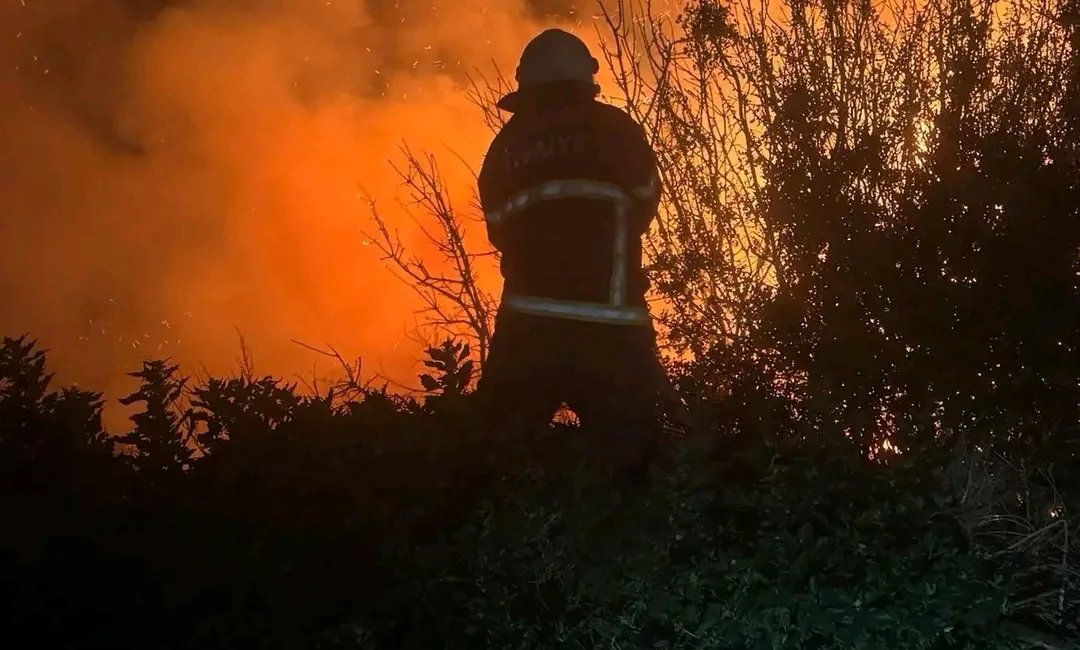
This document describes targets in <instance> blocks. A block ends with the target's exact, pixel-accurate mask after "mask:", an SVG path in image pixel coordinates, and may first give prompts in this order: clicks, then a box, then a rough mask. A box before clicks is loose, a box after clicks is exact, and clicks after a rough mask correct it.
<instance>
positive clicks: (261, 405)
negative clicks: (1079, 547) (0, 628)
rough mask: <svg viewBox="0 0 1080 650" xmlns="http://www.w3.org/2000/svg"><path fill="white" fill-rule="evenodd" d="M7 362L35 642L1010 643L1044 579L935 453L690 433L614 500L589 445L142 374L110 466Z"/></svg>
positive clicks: (15, 342) (20, 565)
mask: <svg viewBox="0 0 1080 650" xmlns="http://www.w3.org/2000/svg"><path fill="white" fill-rule="evenodd" d="M449 346H452V344H448V347H447V349H448V350H452V347H449ZM439 350H440V349H439V348H435V349H434V350H433V352H434V353H436V354H439ZM444 352H445V350H444ZM458 353H460V349H459V350H458ZM455 358H456V357H455ZM0 360H2V361H3V364H2V365H0V369H2V371H3V375H2V376H0V413H2V415H3V420H2V421H0V432H2V435H0V442H2V444H3V448H2V452H3V453H2V460H3V463H4V469H5V472H4V474H3V476H4V477H5V485H4V488H5V492H4V497H5V498H4V499H3V501H2V503H3V508H4V512H3V513H2V516H3V517H4V521H5V522H6V524H7V525H6V526H5V533H4V545H3V547H4V549H5V554H4V556H3V557H4V560H3V561H4V563H5V566H4V568H3V571H4V575H6V576H10V577H11V579H10V580H9V581H8V583H7V584H8V591H7V596H8V602H9V605H8V606H7V607H5V610H4V612H5V613H4V616H5V624H6V625H5V629H6V630H7V631H8V633H9V634H12V635H15V636H16V638H34V639H36V642H39V643H52V644H56V645H58V646H61V647H109V648H127V647H131V648H135V647H138V648H147V647H153V648H191V647H198V648H215V647H221V648H225V647H228V648H237V647H259V648H276V647H281V648H293V647H300V648H315V647H351V648H395V649H401V648H470V649H472V648H511V647H513V648H549V647H595V646H597V645H600V644H603V645H606V646H610V647H622V648H657V647H662V648H714V647H715V648H728V647H730V648H736V647H738V648H793V647H798V648H837V649H840V648H845V649H846V648H885V647H889V648H968V647H970V648H999V647H1000V648H1006V647H1013V645H1015V644H1016V628H1013V627H1010V625H1013V624H1014V623H1013V622H1011V621H1010V620H1009V619H1010V618H1011V615H1010V616H1007V614H1009V612H1010V610H1009V603H1010V600H1009V599H1010V597H1012V596H1013V595H1014V593H1017V592H1015V591H1010V589H1012V587H1013V583H1014V582H1015V581H1014V580H1012V576H1015V575H1018V574H1019V570H1020V569H1027V570H1031V569H1034V567H1035V565H1036V562H1035V561H1033V560H1032V559H1031V558H1029V557H1026V556H1025V553H1024V552H1023V551H1022V550H1013V551H1009V550H1008V549H1005V552H1004V553H1002V549H1001V548H999V547H994V546H993V545H992V544H986V543H982V542H980V539H981V538H980V537H979V535H977V534H973V532H972V528H971V527H969V526H968V525H967V524H968V523H969V522H970V521H971V519H970V518H967V519H965V514H964V513H965V510H964V508H963V507H962V506H963V504H962V503H961V501H962V499H961V497H962V495H961V494H960V493H959V492H958V491H957V490H956V489H955V488H954V487H952V484H951V483H950V482H949V481H947V480H945V479H944V478H943V471H942V468H943V467H944V465H943V463H942V462H941V459H942V458H943V456H942V455H941V454H942V453H943V452H942V451H940V450H937V451H934V452H933V454H937V455H936V456H935V455H933V454H931V452H927V455H924V456H920V457H918V458H916V457H914V456H910V457H909V456H905V457H904V458H903V459H902V462H901V461H899V460H898V461H896V462H892V463H888V464H886V463H881V462H875V461H872V460H868V459H866V457H865V456H863V455H861V454H860V453H858V451H857V449H858V448H857V446H856V445H854V444H852V443H849V442H846V441H844V439H843V438H842V437H834V438H829V437H823V438H822V439H821V441H820V442H819V443H815V444H794V443H792V442H790V441H789V442H768V441H767V440H765V439H762V438H760V437H756V436H746V435H744V436H738V435H732V436H727V437H723V438H720V439H719V442H713V443H709V444H706V443H705V441H703V440H699V439H698V438H697V437H695V436H692V435H688V436H684V437H682V438H680V439H674V438H673V439H671V440H670V441H669V444H668V451H669V452H670V454H671V456H672V461H673V462H671V463H670V464H669V467H668V469H667V470H666V471H663V472H658V473H657V475H656V477H655V479H654V481H653V482H652V483H651V484H650V485H649V486H648V487H644V488H641V489H639V490H619V489H616V488H613V487H611V486H610V485H609V483H608V481H607V480H606V469H607V468H606V467H605V466H604V463H603V456H604V454H603V452H604V450H603V449H601V448H598V447H599V445H598V444H597V443H594V442H592V441H593V440H595V439H596V438H595V437H593V436H590V432H589V431H587V430H579V429H576V428H574V427H564V426H553V428H552V429H551V430H550V431H549V432H547V433H546V434H545V435H544V436H541V437H540V438H538V439H523V440H517V441H514V440H509V441H508V440H503V439H499V438H498V437H496V436H489V435H486V433H485V432H484V431H483V430H482V427H479V425H478V420H477V418H476V417H475V416H474V415H473V414H472V413H470V411H469V409H468V408H463V407H462V406H461V404H460V403H458V404H457V405H455V406H454V407H453V408H448V409H447V410H440V408H438V406H434V407H433V406H431V405H428V406H427V407H425V406H424V405H423V403H422V401H417V400H415V399H407V398H391V397H390V396H388V395H386V394H385V393H383V392H380V391H369V394H368V395H367V396H366V397H363V398H361V399H358V400H352V401H347V402H339V401H335V400H334V399H333V397H332V396H320V395H299V394H297V393H296V392H295V391H294V390H293V388H292V387H290V386H286V385H284V384H282V383H280V382H277V381H275V380H273V379H271V378H258V379H255V378H251V377H247V378H245V377H239V378H232V379H227V380H223V379H211V380H209V381H207V382H206V383H205V385H203V386H201V387H195V388H192V389H190V390H187V389H184V390H181V388H182V387H184V386H186V383H185V382H184V380H183V379H182V378H180V377H179V376H178V375H177V372H178V369H177V368H176V367H175V366H173V365H170V364H168V363H166V362H164V361H151V362H148V363H147V364H145V366H144V368H143V370H142V371H140V372H139V373H137V376H139V377H141V379H142V386H141V387H140V388H139V390H137V391H136V392H135V393H133V395H132V396H131V397H129V398H127V400H128V401H140V402H142V403H143V404H144V407H145V408H144V410H143V412H142V413H140V414H137V415H135V416H134V417H133V418H132V424H133V429H132V431H131V432H130V433H129V434H128V435H126V436H122V437H117V438H115V441H116V442H117V443H122V444H118V445H117V449H118V451H117V453H116V454H115V455H112V454H104V453H103V449H104V447H103V443H102V441H103V440H105V438H104V436H105V435H106V434H105V432H104V431H103V430H102V428H101V423H100V418H99V417H98V415H99V410H100V407H101V402H100V399H99V398H98V396H96V395H94V394H91V393H80V392H77V391H72V390H70V389H62V390H60V391H56V392H54V391H51V390H50V389H49V388H48V386H49V375H48V371H47V367H46V364H45V357H44V355H43V353H42V352H41V351H40V350H37V349H35V348H34V347H33V344H32V342H30V341H28V340H25V339H5V340H4V342H3V345H2V346H0ZM435 365H437V364H435ZM449 371H450V372H455V371H456V370H455V368H453V367H450V368H449ZM437 380H438V381H440V382H445V381H449V379H448V378H446V377H438V378H437ZM440 385H443V384H440ZM181 394H182V395H183V396H184V397H183V399H181V398H180V396H181ZM462 399H463V400H465V401H466V402H467V396H464V397H462ZM437 404H439V402H436V405H437ZM30 430H34V431H36V432H37V433H36V434H35V435H33V436H28V435H26V434H25V432H27V431H30ZM788 440H790V439H788ZM43 441H48V446H46V445H45V444H43ZM838 441H841V442H838ZM121 448H123V449H125V451H123V452H120V451H119V449H121ZM187 450H190V453H188V451H187ZM979 516H980V517H985V515H984V514H981V513H980V515H979ZM1073 554H1075V553H1074V552H1073ZM1029 627H1030V626H1029ZM1023 629H1025V630H1027V629H1028V628H1023ZM24 635H25V636H24Z"/></svg>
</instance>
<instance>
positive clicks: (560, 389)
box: [477, 29, 667, 479]
mask: <svg viewBox="0 0 1080 650" xmlns="http://www.w3.org/2000/svg"><path fill="white" fill-rule="evenodd" d="M598 70H599V64H598V62H597V60H596V59H595V58H593V56H592V54H591V53H590V52H589V49H588V46H586V45H585V43H584V42H582V41H581V40H580V39H578V38H577V37H576V36H574V35H572V34H570V33H569V32H565V31H562V30H559V29H549V30H546V31H544V32H542V33H541V34H539V35H538V36H536V37H535V38H534V39H533V40H532V41H531V42H529V43H528V45H526V47H525V49H524V51H523V52H522V55H521V59H520V63H519V65H518V68H517V75H516V76H517V82H518V87H517V90H515V91H514V92H511V93H510V94H508V95H506V96H505V97H503V98H502V99H501V100H499V102H498V104H497V106H498V108H500V109H501V110H503V111H506V112H509V113H511V114H512V115H511V116H510V117H509V119H508V120H507V121H506V123H505V125H504V126H503V127H502V129H501V130H500V131H499V132H498V133H497V134H496V136H495V138H494V140H493V141H492V143H491V146H490V148H489V150H488V153H487V155H486V157H485V158H484V161H483V166H482V168H481V170H480V174H479V179H478V180H479V195H480V203H481V206H482V208H483V211H484V215H485V219H486V223H487V233H488V238H489V239H490V241H491V244H492V245H493V246H494V248H495V249H496V250H498V251H499V253H500V265H501V273H502V276H503V294H502V301H501V304H500V307H499V311H498V314H497V316H496V320H495V329H494V333H493V336H492V340H491V348H490V351H489V354H488V358H487V361H486V364H485V366H484V368H483V373H482V376H481V378H480V381H479V384H478V386H477V396H478V397H479V398H480V399H481V401H482V404H483V406H484V408H485V410H486V412H487V414H488V415H489V416H490V417H493V418H494V420H495V421H494V422H491V423H490V424H491V425H492V426H495V427H501V428H502V429H507V428H514V426H515V425H523V426H525V427H529V428H533V427H543V426H546V425H548V424H550V423H551V420H552V417H553V416H554V414H555V412H556V411H557V410H558V408H559V407H560V406H561V405H562V404H564V403H565V404H566V405H567V406H569V408H570V409H571V410H572V411H573V412H574V413H575V414H576V415H577V416H578V418H579V420H580V422H581V425H582V426H583V427H588V428H589V429H590V430H591V431H590V435H596V434H607V435H614V436H618V437H617V439H615V440H613V441H612V445H611V446H610V447H609V448H608V449H607V450H606V451H607V453H609V454H610V456H609V458H610V460H611V461H613V463H614V465H615V466H616V469H619V468H621V469H624V470H630V472H629V473H623V472H620V474H621V475H623V476H627V475H630V476H633V477H636V478H638V479H643V478H645V477H646V476H647V472H648V463H649V461H650V457H651V454H652V452H653V450H654V449H655V444H656V442H657V437H658V433H659V432H658V428H657V426H656V424H657V408H656V407H657V404H658V399H659V397H660V394H661V390H662V386H663V385H664V383H663V382H666V381H667V380H666V377H665V376H664V373H663V369H662V367H661V365H660V360H659V356H658V354H657V348H656V332H655V330H654V328H653V324H652V320H651V318H650V315H649V311H648V309H647V307H646V302H645V294H646V291H647V289H648V280H647V278H646V276H645V272H644V269H643V268H642V249H641V237H642V235H643V234H644V233H645V232H646V230H647V229H648V228H649V225H650V224H651V223H652V221H653V219H654V218H655V216H656V211H657V206H658V204H659V198H660V182H659V176H658V173H657V167H656V158H655V155H654V153H653V151H652V148H651V147H650V145H649V143H648V140H647V138H646V135H645V132H644V130H643V129H642V128H641V126H640V125H638V124H637V123H636V122H635V121H634V120H633V119H632V118H631V117H630V115H628V114H627V113H626V112H625V111H623V110H621V109H619V108H617V107H614V106H611V105H609V104H605V103H602V102H600V101H598V100H597V96H598V95H599V92H600V88H599V86H598V85H597V83H596V78H595V75H596V73H597V71H598ZM519 430H520V429H519Z"/></svg>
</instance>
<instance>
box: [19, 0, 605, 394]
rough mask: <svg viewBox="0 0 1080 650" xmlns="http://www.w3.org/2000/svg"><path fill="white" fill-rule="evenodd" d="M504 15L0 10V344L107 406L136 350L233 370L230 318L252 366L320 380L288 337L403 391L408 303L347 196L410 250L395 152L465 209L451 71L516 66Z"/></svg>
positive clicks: (491, 10)
mask: <svg viewBox="0 0 1080 650" xmlns="http://www.w3.org/2000/svg"><path fill="white" fill-rule="evenodd" d="M504 4H505V6H490V5H489V6H486V7H483V6H477V5H470V4H469V3H450V4H447V5H446V6H445V7H444V8H443V9H442V10H441V11H440V10H439V9H438V8H433V7H432V6H431V3H430V2H420V1H419V0H417V1H416V2H413V3H402V2H398V3H395V2H391V1H387V2H382V3H375V2H371V1H369V2H367V3H364V2H363V1H362V0H352V1H350V2H336V1H335V2H318V3H315V2H309V1H308V0H228V1H224V0H214V1H211V0H205V1H197V2H182V1H177V0H67V1H64V0H22V2H21V3H20V2H16V3H5V4H4V6H3V7H2V8H0V61H2V62H3V63H4V65H3V66H2V67H0V68H2V69H0V135H2V142H3V147H2V148H0V171H2V174H0V197H3V201H2V202H0V233H2V237H0V333H3V334H8V335H10V334H18V333H21V332H24V331H29V332H31V333H32V335H34V336H35V337H37V338H38V339H39V340H40V341H41V343H42V345H43V346H45V347H47V348H49V349H50V350H51V354H50V357H51V359H52V362H53V366H54V368H55V369H56V370H58V372H59V374H60V378H61V380H64V381H75V382H78V383H80V384H82V385H86V386H88V387H91V388H93V389H97V390H104V391H106V393H107V394H108V395H110V396H115V395H116V394H117V393H118V392H120V391H122V390H126V389H127V388H129V387H130V381H129V380H128V379H127V378H125V377H124V375H123V373H124V372H128V371H130V370H133V369H135V368H137V364H138V361H139V360H140V359H143V358H146V357H149V356H169V357H171V358H172V359H173V360H174V361H176V362H179V363H181V364H182V365H183V366H184V367H185V368H187V369H188V370H189V371H194V370H198V369H200V368H205V370H206V371H208V372H210V373H213V374H219V373H225V372H229V371H230V370H232V369H234V368H235V365H236V358H237V357H238V354H239V345H238V339H237V336H236V331H237V330H239V331H240V332H241V333H242V334H243V336H244V337H245V339H246V342H247V344H248V345H249V347H250V348H251V349H252V352H253V355H254V360H255V363H256V369H257V370H259V371H261V372H266V373H273V374H276V375H283V376H286V377H290V378H292V377H295V376H297V375H310V374H311V373H312V371H313V367H316V366H315V365H314V364H318V367H317V368H316V372H317V371H318V368H321V369H322V370H323V371H325V372H327V373H328V372H330V371H331V370H332V368H331V365H332V364H330V363H329V362H328V361H327V360H326V359H324V358H321V357H319V355H316V354H314V353H312V352H311V351H309V350H305V349H303V348H302V347H300V346H297V345H296V344H294V343H292V340H294V339H295V340H300V341H304V342H308V343H311V344H313V345H320V346H321V345H323V344H326V343H331V344H333V345H335V346H336V347H338V348H339V349H341V350H342V351H343V352H345V353H348V354H352V355H354V356H355V355H360V356H362V357H363V358H364V361H365V369H366V370H367V371H368V373H371V372H376V371H378V372H381V373H383V374H385V375H387V376H389V377H392V378H395V379H397V380H401V381H407V382H409V383H412V381H411V379H412V378H413V374H414V366H415V364H416V361H417V358H418V356H419V353H420V349H419V345H418V344H417V343H415V342H414V341H413V340H411V338H410V337H409V336H408V333H409V331H410V328H411V327H412V326H413V324H414V316H413V314H414V312H415V310H416V309H417V307H418V304H417V302H416V301H415V299H414V298H413V296H412V294H411V292H410V291H409V289H408V288H407V287H404V286H403V285H401V284H399V283H398V282H397V281H396V280H394V279H393V277H392V275H391V274H390V273H389V271H388V270H387V269H385V268H384V265H383V263H382V262H381V261H380V260H379V254H378V252H377V251H375V250H374V247H365V246H364V245H363V236H362V235H361V233H360V230H366V229H368V228H369V226H370V222H369V221H368V212H367V206H366V203H365V202H364V201H362V200H360V197H359V194H360V191H359V188H361V187H362V188H363V189H365V190H367V191H369V192H371V193H372V194H373V195H374V196H375V197H376V198H377V199H379V206H380V210H381V211H382V212H383V213H384V216H385V217H386V218H387V220H388V221H389V222H390V223H391V225H392V226H394V227H398V228H400V229H401V233H402V237H403V239H404V240H405V242H406V243H407V244H412V245H415V246H418V247H421V249H422V247H423V242H422V238H420V237H419V233H418V231H417V230H416V228H415V226H414V225H413V224H412V221H411V220H410V219H408V218H407V217H406V216H405V214H404V211H403V210H402V209H401V208H400V207H398V206H397V204H396V203H395V199H396V198H398V197H401V196H402V192H401V190H400V187H399V186H400V181H399V178H398V177H397V175H396V173H395V172H394V171H393V169H392V168H391V167H390V164H389V163H388V159H391V158H396V157H397V156H398V150H399V147H400V145H401V144H402V143H403V142H407V143H408V144H409V145H410V146H411V147H413V148H415V149H418V150H424V151H430V152H432V153H434V154H436V155H437V156H438V158H439V160H440V161H441V163H442V164H441V167H442V171H443V172H444V174H445V176H446V178H445V180H446V181H447V184H448V187H449V192H450V195H451V198H452V199H453V201H454V202H455V205H456V206H457V207H458V208H459V209H463V210H464V209H469V204H470V201H471V198H472V193H473V190H474V188H473V178H472V176H471V173H470V172H469V170H468V169H465V168H464V166H463V165H461V164H460V163H459V162H458V160H457V158H456V157H455V155H452V154H451V152H453V154H456V155H460V156H461V157H463V158H464V159H465V160H466V161H469V163H470V164H471V165H473V166H474V168H475V167H477V166H478V165H479V162H480V160H481V156H482V154H483V152H484V150H485V148H486V146H487V143H488V141H489V139H490V133H489V132H488V131H487V129H486V127H485V126H484V125H483V123H482V120H481V116H480V114H479V112H478V110H477V109H475V108H474V107H473V106H472V105H471V104H470V103H469V101H468V99H467V96H466V91H467V87H466V83H465V80H464V76H463V74H462V73H463V72H467V71H469V70H471V69H473V68H474V67H477V66H480V67H483V66H486V65H488V64H489V63H490V62H492V61H495V62H497V63H498V64H499V65H500V66H501V67H502V68H503V69H510V70H512V69H513V63H514V58H515V57H516V56H517V54H518V53H519V51H520V48H521V46H522V45H523V43H524V42H525V41H526V40H527V39H528V38H529V37H530V36H531V35H533V34H534V33H535V32H536V30H537V29H539V28H540V27H542V25H541V24H540V23H538V22H537V21H536V20H535V19H534V18H533V17H530V16H529V15H526V14H525V13H524V10H522V9H520V8H519V7H520V3H516V2H509V1H507V2H505V3H504ZM394 7H396V9H395V8H394ZM395 12H396V13H395ZM585 31H589V30H585ZM474 230H475V229H474ZM481 234H482V233H480V232H476V233H475V236H480V235H481ZM418 252H421V253H422V252H423V250H419V251H418Z"/></svg>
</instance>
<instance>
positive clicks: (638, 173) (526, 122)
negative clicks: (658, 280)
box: [479, 98, 660, 325]
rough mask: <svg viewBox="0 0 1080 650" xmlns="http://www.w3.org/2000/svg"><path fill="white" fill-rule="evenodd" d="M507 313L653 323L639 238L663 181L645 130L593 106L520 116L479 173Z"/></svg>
mask: <svg viewBox="0 0 1080 650" xmlns="http://www.w3.org/2000/svg"><path fill="white" fill-rule="evenodd" d="M479 190H480V191H479V194H480V204H481V207H482V208H483V210H484V215H485V219H486V222H487V231H488V237H489V239H490V241H491V243H492V245H493V246H494V247H495V248H496V250H498V251H499V253H500V265H501V272H502V276H503V281H504V292H503V301H502V305H503V308H504V309H510V310H512V311H517V312H524V313H531V314H535V315H542V316H549V317H556V318H569V319H574V320H584V321H593V322H603V323H614V324H625V325H650V324H651V321H650V319H649V312H648V309H647V308H646V303H645V293H646V291H647V290H648V280H647V278H646V276H645V272H644V269H643V268H642V251H641V237H642V235H643V234H644V233H645V232H646V231H647V230H648V228H649V225H650V224H651V223H652V221H653V219H654V218H655V217H656V210H657V206H658V204H659V197H660V182H659V177H658V174H657V166H656V158H655V155H654V153H653V151H652V148H651V147H650V146H649V143H648V140H647V139H646V136H645V131H644V129H642V128H641V126H640V125H638V124H637V122H635V121H634V120H633V118H631V117H630V115H629V114H627V113H626V112H625V111H623V110H621V109H619V108H617V107H614V106H611V105H608V104H604V103H601V102H598V101H596V100H594V99H592V98H589V99H577V100H574V101H568V102H560V103H551V104H549V105H546V106H545V105H543V104H539V103H537V104H533V105H530V106H525V107H522V108H521V109H518V110H517V111H516V112H515V113H514V114H513V116H511V118H510V119H509V120H508V121H507V123H506V124H505V125H504V126H503V128H502V129H501V130H500V131H499V133H498V134H497V135H496V136H495V139H494V140H493V141H492V143H491V146H490V148H489V150H488V153H487V156H486V157H485V158H484V162H483V166H482V168H481V170H480V174H479Z"/></svg>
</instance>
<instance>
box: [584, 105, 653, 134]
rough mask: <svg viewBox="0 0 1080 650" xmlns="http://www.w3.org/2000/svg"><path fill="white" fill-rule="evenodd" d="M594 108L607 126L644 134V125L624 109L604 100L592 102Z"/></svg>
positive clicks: (629, 132)
mask: <svg viewBox="0 0 1080 650" xmlns="http://www.w3.org/2000/svg"><path fill="white" fill-rule="evenodd" d="M594 110H595V111H596V114H597V115H598V116H599V117H600V118H601V119H602V120H603V123H604V124H606V125H607V126H609V127H611V128H615V129H618V130H620V131H624V132H626V133H627V134H633V135H640V136H641V137H644V136H645V129H644V127H642V126H641V124H640V123H638V121H637V120H636V119H634V117H633V116H632V115H631V114H630V113H629V112H628V111H627V110H626V109H624V108H621V107H619V106H616V105H614V104H608V103H605V102H594Z"/></svg>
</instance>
